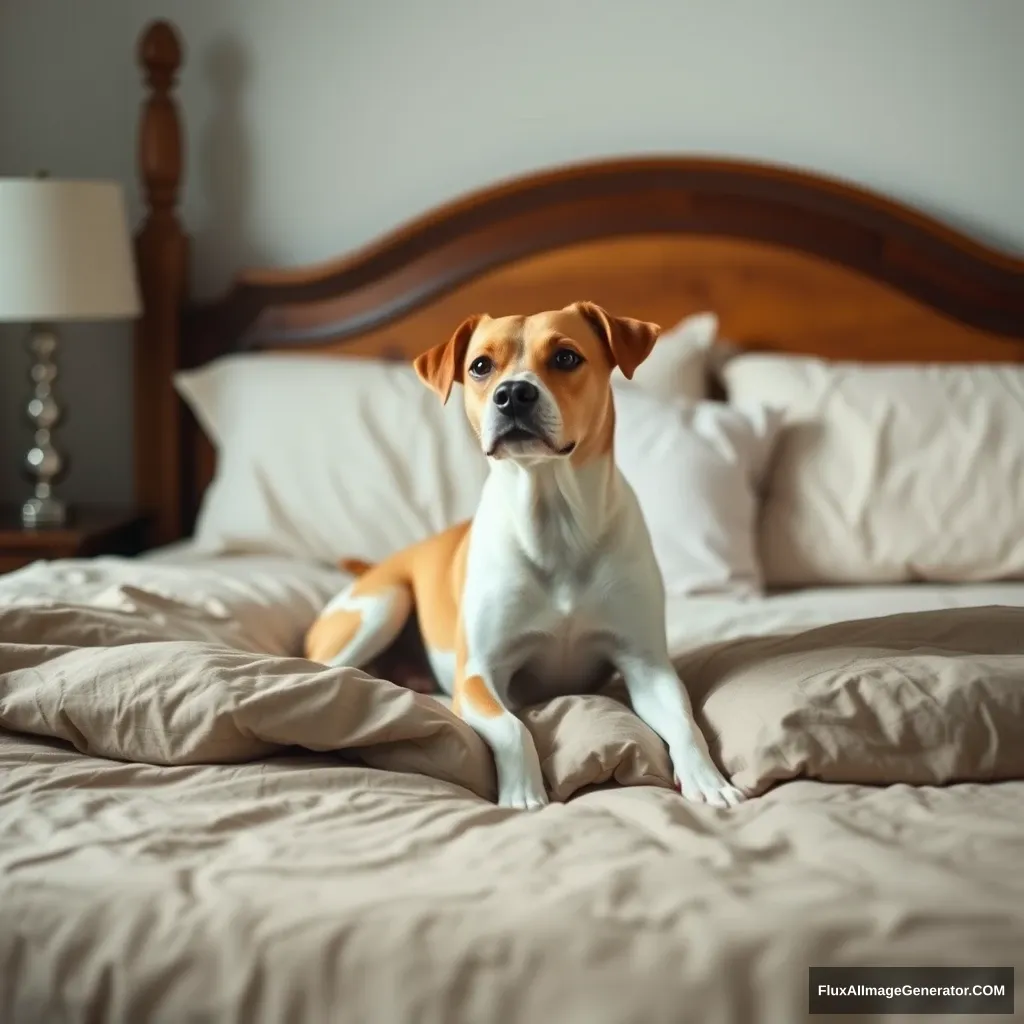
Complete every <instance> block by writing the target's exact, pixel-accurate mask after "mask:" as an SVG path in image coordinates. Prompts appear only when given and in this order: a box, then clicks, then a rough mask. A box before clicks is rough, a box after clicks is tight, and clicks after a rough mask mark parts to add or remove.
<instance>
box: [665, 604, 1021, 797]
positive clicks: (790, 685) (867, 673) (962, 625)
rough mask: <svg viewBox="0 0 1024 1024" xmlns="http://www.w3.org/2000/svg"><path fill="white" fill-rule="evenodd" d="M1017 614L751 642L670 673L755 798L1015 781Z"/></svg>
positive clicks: (967, 613) (852, 625)
mask: <svg viewBox="0 0 1024 1024" xmlns="http://www.w3.org/2000/svg"><path fill="white" fill-rule="evenodd" d="M1022 652H1024V610H1021V609H1019V608H1002V607H993V608H958V609H943V610H941V611H932V612H913V613H906V614H902V615H891V616H886V617H884V618H877V619H864V620H860V621H856V622H843V623H838V624H836V625H831V626H824V627H822V628H820V629H813V630H809V631H807V632H804V633H799V634H796V635H794V636H789V637H758V638H755V639H750V640H741V641H732V642H729V643H722V644H717V645H715V646H714V647H710V648H705V649H703V650H700V651H696V652H694V653H693V654H691V655H688V656H687V657H685V658H683V659H682V660H681V661H679V662H678V667H679V670H680V675H681V676H682V678H683V679H685V680H686V682H687V685H688V687H689V689H690V693H691V695H692V697H693V701H694V705H695V706H696V707H697V708H698V709H699V718H700V719H701V720H702V723H703V724H704V725H705V726H706V733H705V734H706V735H707V736H708V741H709V744H710V746H711V750H712V753H713V754H714V756H715V759H716V761H718V763H719V765H720V766H721V767H722V768H723V769H724V770H725V771H726V772H727V773H728V774H729V775H731V776H732V779H733V782H734V783H735V784H736V785H737V786H739V787H740V788H741V789H744V790H745V791H747V792H750V793H760V792H763V791H764V790H766V789H768V788H769V787H770V786H772V785H773V784H775V783H777V782H780V781H782V780H785V779H791V778H796V777H804V778H811V779H819V780H821V781H823V782H847V783H865V784H877V785H889V784H893V783H906V784H909V785H929V784H931V785H935V784H941V783H951V782H962V781H976V782H988V781H995V780H999V779H1021V778H1024V742H1022V740H1021V737H1022V736H1024V653H1022Z"/></svg>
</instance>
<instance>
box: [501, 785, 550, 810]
mask: <svg viewBox="0 0 1024 1024" xmlns="http://www.w3.org/2000/svg"><path fill="white" fill-rule="evenodd" d="M547 804H548V795H547V793H546V792H545V791H544V786H543V785H540V786H538V785H536V784H533V783H531V782H530V781H529V780H528V779H515V780H513V781H510V782H507V783H505V784H504V785H502V786H501V787H500V789H499V792H498V806H499V807H514V808H515V809H516V810H519V811H536V810H538V809H539V808H541V807H546V806H547Z"/></svg>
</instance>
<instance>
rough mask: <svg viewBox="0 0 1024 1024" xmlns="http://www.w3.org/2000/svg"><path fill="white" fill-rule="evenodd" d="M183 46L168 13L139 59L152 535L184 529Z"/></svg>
mask: <svg viewBox="0 0 1024 1024" xmlns="http://www.w3.org/2000/svg"><path fill="white" fill-rule="evenodd" d="M181 60H182V47H181V42H180V40H179V38H178V33H177V31H176V30H175V28H174V27H173V26H172V25H171V24H170V23H169V22H167V21H154V22H152V23H151V24H150V25H149V26H147V28H146V29H145V31H144V32H143V33H142V36H141V38H140V40H139V47H138V61H139V65H140V67H141V68H142V71H143V74H144V76H145V79H146V85H147V87H148V90H149V95H148V96H147V98H146V100H145V103H144V105H143V108H142V118H141V122H140V124H139V140H138V161H139V165H138V166H139V174H140V177H141V181H142V191H143V198H144V201H145V207H146V213H145V219H144V221H143V223H142V227H141V228H140V229H139V232H138V234H137V235H136V237H135V253H136V259H137V261H138V271H139V284H140V287H141V290H142V300H143V313H142V316H141V318H140V319H139V322H138V326H137V328H136V333H135V494H136V500H137V501H138V503H139V505H140V506H141V507H142V508H143V509H145V510H146V511H147V512H149V513H150V514H151V515H152V517H153V519H152V526H151V531H150V538H149V540H150V542H151V543H153V544H166V543H169V542H170V541H172V540H175V539H177V538H178V537H180V536H181V531H182V466H181V412H182V410H181V405H180V402H179V399H178V396H177V394H176V393H175V391H174V386H173V383H172V380H171V377H172V375H173V374H174V372H175V371H176V370H177V369H178V366H179V353H180V344H181V337H180V333H181V316H182V310H183V306H184V302H185V294H186V280H187V273H188V238H187V237H186V235H185V233H184V231H183V230H182V226H181V223H180V221H179V220H178V215H177V211H176V207H177V205H178V194H179V186H180V184H181V175H182V150H183V142H182V131H181V121H180V119H179V116H178V108H177V104H176V103H175V100H174V97H173V95H172V90H173V88H174V79H175V77H176V75H177V73H178V69H179V68H180V66H181Z"/></svg>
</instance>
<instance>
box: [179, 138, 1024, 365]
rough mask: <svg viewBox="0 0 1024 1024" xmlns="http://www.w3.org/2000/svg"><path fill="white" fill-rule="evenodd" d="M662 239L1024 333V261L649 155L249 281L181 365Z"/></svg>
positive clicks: (510, 189)
mask: <svg viewBox="0 0 1024 1024" xmlns="http://www.w3.org/2000/svg"><path fill="white" fill-rule="evenodd" d="M665 233H668V234H675V235H679V234H691V235H704V236H720V237H733V238H741V239H747V240H752V241H760V242H765V243H769V244H772V245H777V246H782V247H785V248H790V249H795V250H798V251H801V252H804V253H807V254H810V255H813V256H817V257H820V258H822V259H825V260H830V261H832V262H835V263H838V264H840V265H842V266H845V267H848V268H850V269H852V270H856V271H858V272H860V273H862V274H865V275H866V276H868V277H871V278H873V279H875V280H878V281H881V282H884V283H885V284H888V285H890V286H892V287H894V288H896V289H898V290H899V291H901V292H903V293H905V294H907V295H909V296H911V297H913V298H915V299H917V300H918V301H920V302H922V303H924V304H926V305H928V306H931V307H932V308H934V309H936V310H939V311H941V312H942V313H945V314H946V315H948V316H950V317H952V318H953V319H955V320H957V321H959V322H961V323H963V324H965V325H968V326H971V327H975V328H978V329H981V330H985V331H991V332H994V333H999V334H1003V335H1006V336H1009V337H1015V338H1022V339H1024V261H1021V260H1017V259H1014V258H1012V257H1010V256H1008V255H1006V254H1003V253H999V252H997V251H995V250H992V249H989V248H987V247H985V246H983V245H981V244H979V243H977V242H975V241H972V240H971V239H969V238H967V237H966V236H963V235H961V234H959V233H957V232H955V231H953V230H951V229H950V228H948V227H946V226H945V225H943V224H941V223H939V222H938V221H936V220H933V219H932V218H929V217H927V216H925V215H924V214H922V213H919V212H917V211H914V210H911V209H909V208H907V207H905V206H902V205H900V204H898V203H895V202H893V201H891V200H888V199H885V198H883V197H881V196H877V195H874V194H872V193H870V192H867V191H865V190H863V189H860V188H856V187H854V186H851V185H847V184H844V183H841V182H838V181H834V180H830V179H826V178H821V177H817V176H814V175H811V174H808V173H806V172H801V171H795V170H790V169H788V168H782V167H772V166H766V165H761V164H751V163H741V162H736V161H727V160H707V159H698V158H688V157H660V158H645V159H630V160H610V161H603V162H598V163H590V164H581V165H576V166H571V167H566V168H561V169H558V170H554V171H547V172H543V173H540V174H534V175H530V176H529V177H525V178H522V179H519V180H517V181H514V182H510V183H506V184H502V185H499V186H497V187H495V188H491V189H485V190H483V191H481V192H477V193H474V194H472V195H470V196H468V197H467V198H465V199H462V200H459V201H457V202H455V203H452V204H449V205H447V206H445V207H442V208H441V209H439V210H438V211H436V212H434V213H431V214H429V215H427V216H426V217H423V218H420V219H419V220H417V221H415V222H413V223H412V224H410V225H409V226H407V227H405V228H403V229H401V230H399V231H397V232H394V233H393V234H391V235H389V236H388V237H387V238H385V239H384V240H383V241H381V242H379V243H377V244H375V245H373V246H371V247H369V248H367V249H364V250H362V251H360V252H357V253H355V254H354V255H352V256H350V257H348V258H346V259H343V260H338V261H334V262H332V263H329V264H326V265H322V266H318V267H312V268H309V267H307V268H302V269H300V270H296V271H284V272H280V271H275V272H260V271H254V272H251V273H248V274H244V275H242V276H240V277H239V278H238V280H237V281H236V283H235V285H234V286H233V287H232V289H231V290H230V292H229V293H228V294H227V295H226V296H225V297H224V298H223V299H222V300H220V301H219V302H216V303H214V304H212V305H208V306H205V307H201V308H197V309H195V310H193V311H192V313H191V314H190V316H189V322H188V326H187V328H186V329H187V337H186V341H185V346H184V352H183V355H184V358H185V360H186V362H187V364H188V365H198V364H200V363H203V362H206V361H207V360H209V359H210V358H213V357H215V356H217V355H220V354H223V353H224V352H227V351H232V350H236V349H239V348H282V347H285V346H287V345H289V344H300V345H303V346H308V345H310V344H316V343H318V342H327V341H331V342H334V343H336V342H338V341H341V340H344V339H345V338H347V337H351V336H354V335H358V334H362V333H365V332H367V331H369V330H373V329H376V328H379V327H382V326H384V325H386V324H387V323H389V322H392V321H394V320H397V319H399V318H401V317H403V316H405V315H407V314H408V313H410V312H411V311H413V310H415V309H417V308H419V307H421V306H424V305H427V304H429V303H430V302H432V301H434V300H436V299H437V298H438V297H439V296H441V295H443V294H445V293H447V292H450V291H452V290H454V289H455V288H457V287H459V286H461V285H463V284H465V283H466V282H468V281H470V280H472V279H474V278H476V277H479V276H481V275H482V274H484V273H486V272H487V271H489V270H493V269H494V268H496V267H499V266H502V265H505V264H508V263H511V262H514V261H515V260H518V259H522V258H524V257H528V256H532V255H536V254H539V253H543V252H547V251H550V250H552V249H557V248H560V247H564V246H568V245H572V244H575V243H579V242H585V241H594V240H598V239H604V238H614V237H620V236H630V235H631V236H636V235H644V234H651V235H654V234H665ZM371 289H372V290H371ZM346 296H349V297H350V300H349V301H345V298H346ZM325 300H333V302H332V309H335V310H336V312H337V315H336V316H335V317H334V318H333V319H332V320H331V321H330V322H329V323H325V324H320V325H318V326H317V327H315V328H313V329H311V330H308V331H297V330H295V329H294V328H293V327H289V328H281V327H280V326H278V325H277V324H276V323H275V316H274V312H275V310H278V309H282V308H285V307H288V306H293V305H297V304H303V305H304V304H309V303H315V302H320V301H325Z"/></svg>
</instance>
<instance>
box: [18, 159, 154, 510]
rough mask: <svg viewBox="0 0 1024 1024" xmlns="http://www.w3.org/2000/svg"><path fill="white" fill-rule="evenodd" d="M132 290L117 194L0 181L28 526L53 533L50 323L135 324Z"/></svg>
mask: <svg viewBox="0 0 1024 1024" xmlns="http://www.w3.org/2000/svg"><path fill="white" fill-rule="evenodd" d="M139 311H140V303H139V289H138V283H137V280H136V276H135V265H134V261H133V254H132V245H131V238H130V237H129V234H128V222H127V218H126V216H125V208H124V199H123V196H122V193H121V187H120V186H119V185H117V184H115V183H114V182H106V181H57V180H50V179H48V178H46V177H45V176H43V175H40V176H38V177H36V178H0V321H6V322H16V323H26V324H28V325H30V326H29V334H28V347H29V351H30V352H31V353H32V360H33V362H32V370H31V380H32V396H31V398H30V399H29V403H28V406H27V411H28V418H29V420H30V421H31V423H32V426H33V429H34V431H35V437H34V441H33V445H32V447H31V448H30V449H29V451H28V454H27V456H26V458H25V462H26V466H27V469H28V472H29V475H30V476H31V477H32V478H33V480H34V493H33V495H32V497H31V498H29V499H28V501H26V502H25V504H24V505H23V506H22V510H21V520H22V523H23V525H24V526H25V527H27V528H33V529H34V528H43V527H48V526H50V527H53V526H61V525H63V524H64V522H65V521H66V519H67V510H66V508H65V505H64V503H63V502H62V501H61V500H60V499H58V498H57V497H56V496H55V495H54V490H53V485H54V480H55V478H56V477H58V476H59V475H60V472H61V470H62V468H63V466H64V460H63V458H62V456H61V454H60V452H59V451H58V450H57V448H56V447H55V446H54V440H53V433H54V429H55V427H56V426H57V424H58V422H59V421H60V418H61V412H62V410H61V406H60V404H59V403H58V401H57V396H56V395H55V393H54V388H53V384H54V380H55V379H56V377H57V364H56V354H57V334H56V330H55V328H54V326H53V325H54V323H55V322H56V321H67V320H79V321H84V320H115V319H120V318H129V317H134V316H137V315H138V313H139Z"/></svg>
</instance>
